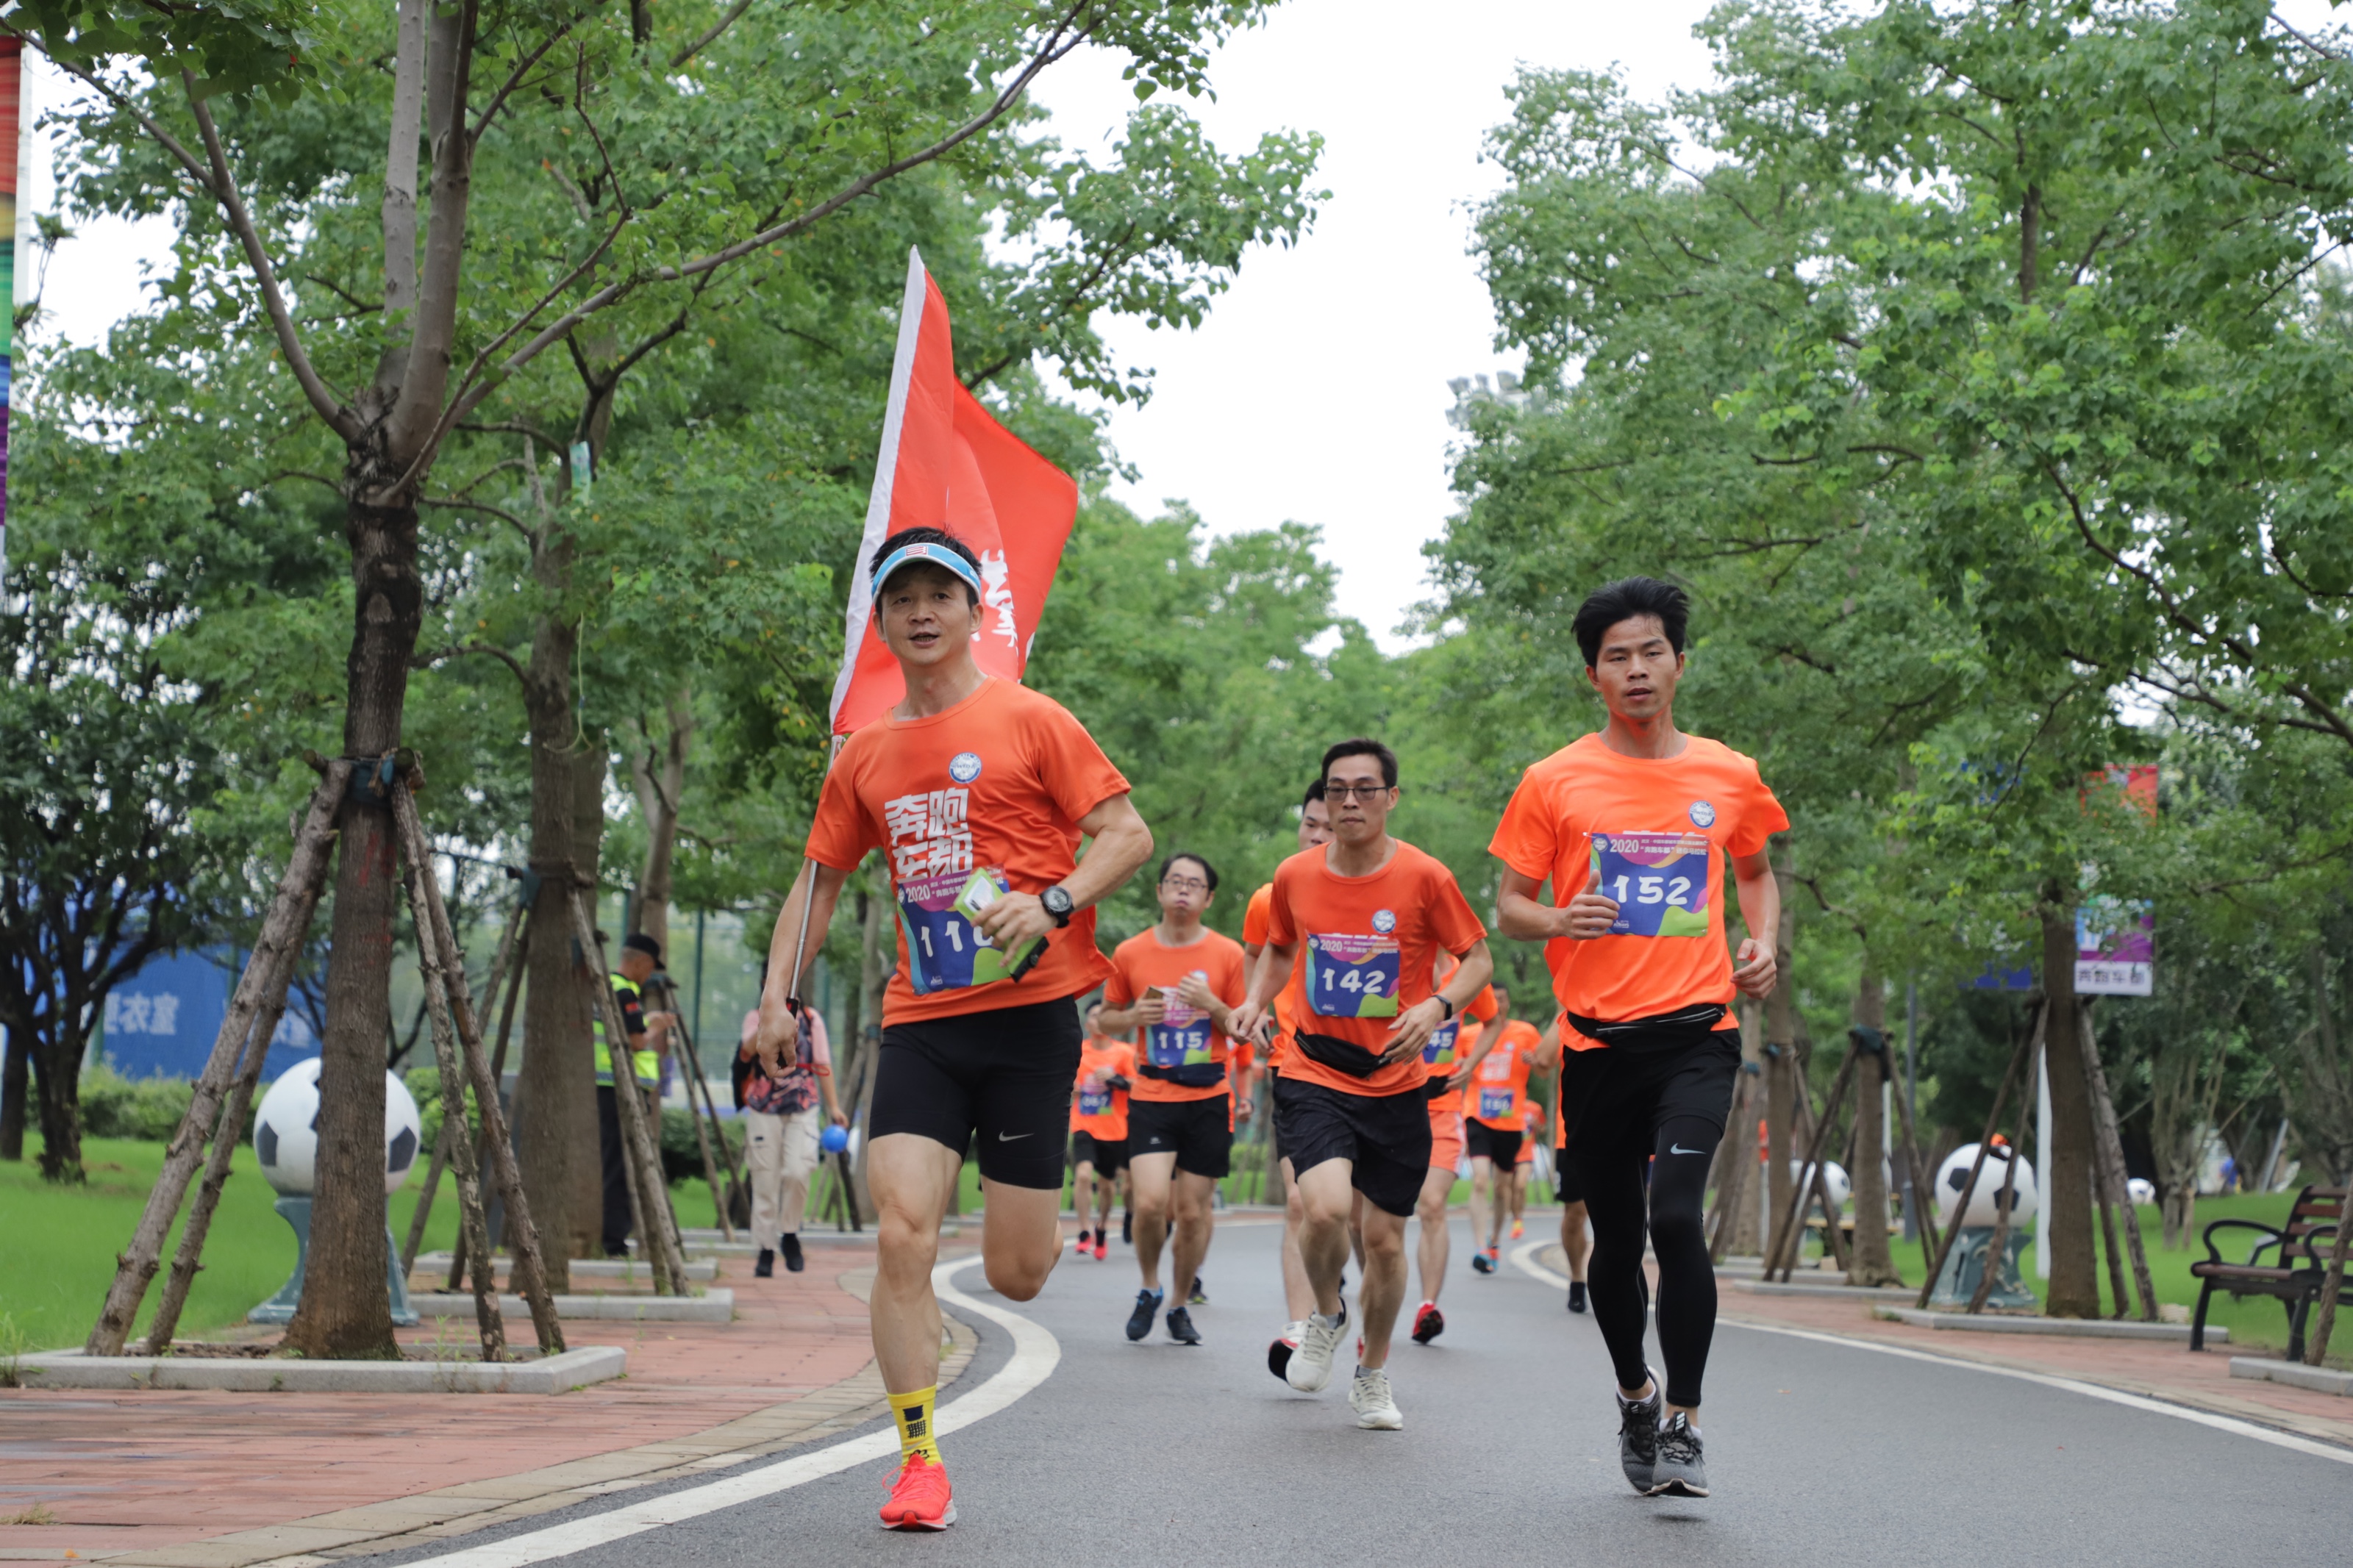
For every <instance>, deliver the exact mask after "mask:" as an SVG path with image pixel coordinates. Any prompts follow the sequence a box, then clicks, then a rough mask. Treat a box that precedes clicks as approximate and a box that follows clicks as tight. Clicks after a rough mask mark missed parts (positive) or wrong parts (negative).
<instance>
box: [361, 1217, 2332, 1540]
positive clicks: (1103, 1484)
mask: <svg viewBox="0 0 2353 1568" xmlns="http://www.w3.org/2000/svg"><path fill="white" fill-rule="evenodd" d="M1275 1236H1276V1231H1275V1229H1274V1227H1272V1226H1267V1225H1234V1226H1229V1227H1228V1228H1226V1229H1225V1230H1223V1231H1222V1232H1221V1233H1220V1234H1219V1237H1218V1238H1217V1240H1216V1242H1215V1244H1214V1245H1213V1247H1212V1248H1211V1251H1210V1255H1209V1258H1208V1263H1207V1265H1206V1266H1205V1267H1204V1269H1203V1274H1204V1276H1205V1278H1206V1279H1207V1281H1208V1293H1209V1298H1210V1305H1209V1306H1208V1307H1206V1308H1197V1309H1195V1310H1194V1320H1195V1322H1196V1324H1197V1325H1198V1327H1199V1329H1200V1330H1201V1332H1202V1333H1203V1335H1204V1336H1205V1338H1206V1340H1207V1343H1205V1344H1203V1345H1201V1346H1200V1347H1198V1348H1187V1347H1184V1346H1180V1345H1176V1344H1172V1343H1170V1342H1168V1341H1167V1340H1166V1336H1165V1334H1163V1333H1160V1332H1158V1331H1155V1334H1154V1336H1153V1338H1151V1339H1150V1340H1148V1341H1146V1342H1144V1343H1142V1344H1131V1343H1129V1342H1127V1340H1126V1338H1125V1336H1124V1333H1123V1332H1122V1326H1123V1324H1124V1321H1125V1320H1126V1317H1127V1312H1128V1309H1129V1306H1130V1304H1131V1303H1132V1302H1133V1300H1134V1293H1135V1288H1136V1279H1135V1270H1134V1265H1133V1263H1132V1262H1131V1261H1130V1260H1129V1258H1128V1256H1127V1255H1126V1254H1125V1252H1124V1250H1123V1249H1119V1248H1114V1249H1113V1254H1112V1257H1111V1258H1110V1260H1109V1261H1107V1262H1104V1263H1095V1262H1093V1261H1092V1259H1088V1260H1086V1261H1083V1262H1081V1261H1075V1260H1073V1259H1071V1258H1070V1257H1069V1256H1068V1255H1066V1256H1065V1258H1064V1259H1063V1262H1062V1265H1061V1267H1060V1268H1058V1269H1057V1270H1056V1271H1055V1274H1054V1277H1053V1279H1052V1280H1051V1281H1050V1283H1049V1284H1048V1286H1047V1289H1046V1291H1045V1292H1044V1294H1043V1295H1042V1296H1041V1297H1040V1298H1039V1300H1036V1301H1034V1302H1030V1303H1028V1304H1027V1305H1025V1306H1023V1307H1021V1308H1018V1309H1017V1310H1018V1312H1019V1313H1020V1314H1021V1315H1022V1316H1024V1317H1026V1318H1028V1319H1029V1320H1030V1321H1033V1322H1035V1323H1037V1324H1039V1325H1040V1326H1042V1327H1043V1328H1045V1329H1046V1330H1048V1331H1050V1332H1051V1334H1052V1335H1053V1337H1054V1339H1055V1341H1057V1342H1059V1348H1060V1360H1059V1363H1056V1364H1055V1365H1054V1367H1053V1370H1052V1372H1051V1374H1050V1376H1048V1377H1046V1379H1045V1381H1044V1382H1043V1383H1042V1384H1039V1386H1037V1387H1036V1388H1035V1389H1034V1390H1033V1391H1032V1392H1030V1393H1029V1394H1026V1395H1025V1396H1023V1397H1021V1398H1019V1399H1018V1400H1017V1401H1015V1402H1014V1403H1013V1404H1011V1405H1008V1407H1006V1408H1004V1409H1003V1410H1001V1411H999V1412H998V1413H997V1414H995V1415H989V1416H988V1417H987V1418H986V1419H985V1420H982V1421H980V1422H978V1423H977V1424H976V1425H974V1426H971V1427H969V1428H968V1429H966V1430H964V1431H961V1432H955V1433H952V1434H950V1435H949V1436H946V1437H944V1439H943V1444H942V1447H943V1449H944V1454H945V1457H946V1459H947V1463H948V1470H949V1474H950V1476H951V1477H952V1478H953V1479H954V1480H955V1490H956V1499H957V1506H958V1510H959V1513H960V1518H959V1521H958V1522H957V1523H956V1524H955V1526H954V1527H953V1528H952V1529H951V1530H950V1531H947V1532H946V1534H945V1535H944V1536H907V1535H894V1534H892V1533H890V1532H887V1531H882V1530H881V1528H879V1526H878V1524H877V1522H876V1520H875V1513H874V1510H875V1509H876V1507H877V1506H878V1505H879V1504H880V1503H881V1500H882V1496H883V1484H884V1482H885V1480H886V1479H887V1478H888V1476H889V1474H890V1471H891V1469H892V1461H891V1460H890V1459H876V1460H873V1461H871V1462H869V1463H864V1464H860V1465H857V1466H854V1467H852V1468H848V1469H844V1470H841V1471H840V1472H839V1473H836V1474H832V1475H828V1476H823V1477H820V1478H818V1479H812V1480H809V1481H807V1483H806V1484H802V1485H798V1486H796V1487H793V1488H791V1489H786V1490H782V1491H778V1492H775V1493H773V1494H772V1495H768V1496H765V1497H761V1498H757V1499H755V1500H750V1501H746V1502H742V1503H739V1504H736V1505H734V1506H732V1507H726V1508H723V1509H720V1510H717V1511H712V1512H708V1513H704V1514H702V1515H701V1516H700V1517H697V1518H693V1519H689V1520H686V1521H681V1522H678V1523H673V1524H666V1525H661V1526H659V1527H657V1528H653V1529H650V1530H646V1531H642V1532H641V1533H637V1534H633V1535H631V1536H629V1537H628V1539H626V1540H618V1541H612V1542H609V1543H604V1544H592V1545H589V1546H588V1547H587V1548H586V1550H581V1551H576V1552H571V1553H569V1554H568V1555H565V1556H564V1557H563V1558H562V1559H561V1560H562V1561H564V1562H565V1563H570V1564H576V1565H578V1568H649V1564H650V1565H656V1568H670V1565H673V1564H675V1565H677V1568H723V1565H728V1564H737V1563H741V1564H746V1565H752V1564H757V1565H759V1568H774V1565H775V1564H777V1563H898V1562H915V1561H927V1562H954V1563H1007V1564H1017V1565H1019V1568H1045V1565H1048V1564H1060V1563H1071V1564H1082V1563H1084V1564H1094V1563H1170V1564H1177V1565H1181V1568H1194V1565H1198V1564H1203V1563H1269V1562H1292V1561H1297V1562H1303V1563H1324V1564H1329V1563H1351V1562H1403V1563H1424V1564H1451V1563H1476V1564H1482V1565H1489V1564H1497V1563H1526V1562H1544V1563H1585V1562H1592V1563H1630V1562H1638V1561H1651V1562H1658V1563H1673V1564H1677V1565H1679V1568H1680V1565H1683V1564H1690V1565H1693V1568H1699V1565H1706V1564H1717V1563H1800V1562H1802V1563H1857V1564H1862V1563H1869V1564H1873V1565H1874V1568H1879V1565H1884V1564H1889V1563H1901V1564H1921V1565H1927V1564H1947V1563H1949V1564H1955V1565H1957V1568H1958V1565H1964V1564H1966V1565H1968V1568H1982V1565H1983V1564H1986V1563H2070V1564H2075V1563H2087V1562H2091V1563H2129V1564H2134V1565H2135V1568H2140V1565H2155V1564H2164V1563H2216V1562H2221V1561H2225V1560H2237V1559H2240V1558H2242V1557H2243V1556H2245V1555H2246V1554H2247V1553H2249V1552H2254V1553H2257V1554H2259V1555H2260V1556H2262V1557H2263V1558H2264V1559H2266V1560H2270V1561H2277V1562H2285V1563H2319V1562H2325V1561H2335V1560H2337V1558H2339V1557H2340V1556H2341V1555H2342V1552H2343V1542H2344V1539H2345V1535H2344V1528H2343V1524H2342V1521H2343V1519H2344V1517H2345V1514H2344V1510H2343V1507H2342V1506H2341V1501H2340V1500H2341V1499H2342V1498H2343V1497H2344V1496H2345V1495H2346V1493H2347V1489H2348V1487H2353V1467H2348V1465H2346V1464H2344V1463H2341V1462H2338V1461H2337V1460H2334V1459H2330V1458H2322V1457H2319V1456H2316V1455H2312V1454H2307V1453H2300V1452H2296V1451H2294V1450H2292V1449H2288V1448H2284V1447H2277V1446H2274V1445H2273V1444H2270V1443H2265V1442H2262V1441H2258V1440H2256V1439H2253V1438H2251V1437H2248V1436H2242V1435H2239V1434H2234V1433H2231V1432H2225V1431H2218V1430H2215V1429H2212V1428H2211V1427H2208V1426H2200V1425H2198V1424H2196V1423H2193V1422H2190V1421H2187V1420H2182V1419H2179V1418H2177V1417H2173V1416H2168V1415H2161V1414H2158V1413H2155V1412H2152V1411H2147V1410H2143V1409H2136V1408H2131V1407H2126V1406H2119V1405H2116V1404H2112V1403H2109V1402H2106V1401H2104V1400H2100V1399H2095V1398H2091V1397H2087V1396H2085V1395H2083V1394H2075V1393H2072V1392H2068V1391H2065V1390H2063V1389H2058V1388H2052V1387H2047V1386H2042V1385H2039V1384H2033V1383H2029V1382H2022V1381H2019V1380H2016V1379H2012V1378H2006V1377H2001V1376H1997V1375H1993V1374H1989V1373H1985V1372H1981V1371H1978V1370H1974V1369H1972V1368H1969V1367H1968V1366H1965V1365H1962V1364H1959V1363H1945V1362H1933V1361H1923V1360H1912V1359H1905V1358H1901V1357H1896V1356H1891V1355H1885V1354H1880V1353H1875V1352H1868V1351H1862V1350H1856V1349H1852V1348H1849V1347H1846V1346H1843V1345H1838V1344H1831V1343H1824V1342H1818V1341H1810V1340H1806V1339H1802V1338H1797V1337H1793V1336H1789V1335H1786V1334H1772V1333H1767V1332H1764V1331H1757V1330H1749V1329H1743V1328H1740V1327H1737V1326H1735V1325H1725V1326H1723V1327H1721V1328H1719V1329H1718V1331H1717V1334H1716V1342H1715V1354H1714V1356H1713V1359H1712V1361H1711V1364H1710V1366H1709V1375H1708V1381H1707V1399H1706V1405H1705V1419H1704V1422H1703V1424H1702V1425H1703V1429H1704V1434H1705V1436H1706V1438H1707V1462H1708V1469H1709V1474H1710V1479H1711V1481H1712V1483H1713V1488H1714V1492H1715V1495H1714V1496H1713V1497H1711V1498H1708V1499H1706V1500H1678V1501H1666V1500H1650V1499H1644V1498H1641V1497H1637V1496H1636V1495H1635V1494H1634V1493H1633V1492H1632V1490H1631V1489H1630V1488H1628V1486H1627V1485H1626V1483H1625V1481H1624V1479H1623V1478H1622V1477H1621V1476H1620V1473H1619V1469H1618V1464H1617V1447H1616V1417H1615V1414H1614V1410H1613V1406H1612V1402H1611V1399H1610V1393H1609V1390H1610V1386H1611V1382H1612V1380H1611V1378H1610V1375H1609V1362H1608V1359H1607V1358H1606V1357H1605V1356H1604V1355H1603V1354H1602V1351H1601V1342H1600V1336H1599V1333H1598V1331H1596V1330H1595V1329H1594V1326H1593V1322H1592V1320H1591V1319H1590V1318H1589V1317H1572V1316H1570V1315H1569V1314H1568V1313H1567V1311H1566V1310H1564V1307H1563V1303H1562V1300H1561V1298H1560V1296H1559V1294H1558V1293H1557V1292H1556V1290H1555V1289H1553V1288H1552V1287H1551V1286H1550V1285H1548V1284H1546V1283H1543V1282H1541V1281H1539V1280H1537V1279H1533V1278H1531V1277H1530V1276H1529V1275H1528V1274H1526V1273H1525V1272H1524V1271H1522V1270H1519V1269H1516V1268H1512V1267H1510V1266H1509V1264H1508V1262H1507V1264H1506V1267H1505V1268H1504V1272H1502V1273H1501V1274H1499V1275H1495V1276H1492V1277H1481V1276H1477V1275H1474V1274H1472V1272H1471V1270H1470V1268H1469V1267H1468V1258H1469V1254H1468V1251H1467V1246H1468V1242H1467V1235H1466V1233H1465V1230H1464V1228H1463V1226H1462V1225H1461V1221H1460V1220H1458V1221H1457V1225H1456V1247H1455V1264H1454V1273H1453V1276H1452V1278H1451V1280H1450V1282H1449V1284H1448V1287H1447V1289H1446V1292H1445V1295H1444V1297H1443V1299H1442V1306H1443V1307H1444V1309H1445V1310H1446V1312H1447V1318H1448V1325H1449V1326H1448V1329H1447V1331H1446V1333H1445V1335H1444V1336H1443V1337H1442V1338H1441V1339H1440V1341H1439V1342H1437V1343H1436V1344H1434V1345H1431V1346H1429V1347H1423V1346H1419V1345H1415V1344H1412V1343H1410V1342H1400V1344H1399V1345H1398V1349H1397V1351H1396V1352H1395V1353H1394V1355H1393V1356H1392V1358H1391V1363H1390V1364H1391V1368H1392V1377H1393V1379H1394V1384H1395V1387H1396V1391H1397V1398H1398V1405H1399V1406H1400V1408H1402V1409H1403V1411H1404V1412H1405V1417H1406V1426H1405V1430H1404V1431H1402V1432H1395V1433H1384V1432H1360V1431H1358V1430H1356V1427H1355V1426H1353V1425H1352V1423H1351V1420H1350V1416H1349V1411H1348V1405H1347V1396H1346V1392H1345V1373H1338V1374H1335V1377H1334V1379H1333V1384H1332V1386H1331V1387H1330V1388H1328V1389H1327V1390H1326V1391H1325V1392H1324V1394H1321V1395H1315V1396H1310V1395H1304V1394H1296V1393H1293V1391H1292V1390H1291V1389H1290V1388H1288V1387H1287V1386H1285V1385H1284V1384H1281V1383H1279V1382H1278V1381H1276V1380H1275V1379H1274V1378H1273V1377H1271V1375H1269V1373H1268V1372H1267V1370H1266V1344H1267V1341H1268V1340H1269V1339H1270V1338H1271V1337H1272V1335H1273V1333H1274V1332H1275V1331H1276V1330H1277V1329H1278V1328H1279V1327H1280V1326H1281V1324H1282V1317H1283V1312H1282V1294H1281V1290H1280V1288H1279V1285H1278V1282H1277V1279H1276V1274H1275V1265H1274V1240H1275ZM1506 1257H1507V1258H1508V1257H1509V1254H1508V1252H1507V1254H1506ZM957 1283H958V1284H959V1285H961V1286H962V1287H963V1288H964V1289H965V1290H966V1291H968V1292H970V1293H971V1294H972V1295H973V1296H975V1297H976V1298H978V1299H979V1300H983V1301H984V1302H987V1303H989V1304H992V1305H995V1306H997V1307H1000V1308H1004V1307H1008V1306H1009V1304H1008V1303H1004V1302H1002V1301H1001V1300H1000V1299H998V1298H996V1297H994V1296H992V1295H989V1294H987V1291H986V1288H985V1286H984V1285H983V1284H982V1282H981V1278H980V1273H979V1270H978V1268H977V1267H975V1268H971V1269H968V1270H966V1271H965V1272H964V1273H963V1274H961V1275H960V1276H958V1278H957ZM964 1315H965V1317H966V1318H967V1319H968V1321H974V1326H975V1327H976V1329H977V1330H978V1331H979V1333H980V1337H981V1352H980V1353H979V1355H978V1356H977V1357H976V1359H975V1361H974V1363H973V1364H972V1368H971V1371H970V1372H969V1373H967V1374H966V1376H965V1380H964V1381H963V1383H962V1384H959V1385H958V1388H957V1390H955V1392H956V1393H963V1392H964V1391H966V1390H971V1389H976V1388H979V1387H982V1386H984V1385H985V1384H986V1382H987V1379H989V1378H990V1377H992V1376H993V1375H995V1374H997V1373H1000V1372H1006V1371H1008V1367H1009V1365H1011V1363H1014V1362H1015V1360H1016V1358H1015V1356H1014V1349H1013V1341H1012V1336H1011V1335H1010V1334H1008V1331H1007V1330H1006V1329H1005V1328H1004V1327H1002V1326H1000V1325H998V1324H997V1323H996V1322H993V1321H988V1320H987V1319H986V1318H982V1317H980V1315H979V1314H977V1313H972V1312H967V1313H965V1314H964ZM1031 1337H1032V1339H1033V1340H1034V1339H1035V1336H1031ZM1038 1359H1039V1358H1038V1356H1037V1355H1036V1353H1035V1352H1034V1350H1033V1351H1032V1352H1031V1353H1030V1355H1029V1358H1028V1363H1029V1364H1033V1365H1034V1364H1035V1363H1037V1362H1038ZM1016 1370H1018V1369H1016ZM892 1452H893V1453H895V1448H893V1449H892ZM643 1495H644V1494H640V1493H631V1494H628V1500H636V1499H638V1498H640V1497H642V1496H643ZM617 1501H619V1500H617ZM603 1517H616V1518H617V1517H618V1516H607V1515H603V1514H600V1513H599V1511H598V1510H595V1509H593V1508H585V1507H584V1508H583V1509H581V1510H575V1512H574V1513H573V1514H570V1515H552V1516H543V1518H542V1519H540V1520H538V1521H533V1522H532V1525H531V1527H530V1528H531V1529H533V1530H539V1529H543V1528H545V1527H546V1526H547V1525H549V1524H550V1523H557V1522H562V1521H565V1520H572V1521H577V1522H579V1523H581V1524H584V1525H587V1526H588V1531H589V1538H590V1539H592V1540H593V1539H594V1531H595V1529H596V1527H595V1525H594V1524H593V1523H591V1522H590V1521H594V1520H596V1519H598V1518H603ZM506 1533H507V1534H508V1535H509V1536H519V1535H522V1534H523V1533H525V1531H522V1530H521V1529H515V1530H510V1531H507V1532H506ZM468 1539H469V1544H471V1543H472V1542H473V1540H475V1539H476V1538H468ZM573 1539H574V1540H575V1542H576V1540H577V1539H578V1538H577V1537H576V1536H575V1538H573ZM429 1555H430V1554H428V1553H426V1552H414V1553H409V1554H407V1557H408V1559H409V1560H411V1561H422V1560H425V1559H427V1557H428V1556H429Z"/></svg>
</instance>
